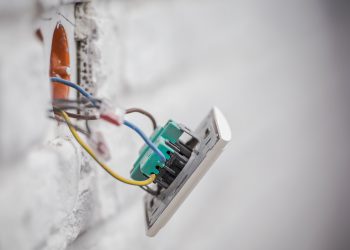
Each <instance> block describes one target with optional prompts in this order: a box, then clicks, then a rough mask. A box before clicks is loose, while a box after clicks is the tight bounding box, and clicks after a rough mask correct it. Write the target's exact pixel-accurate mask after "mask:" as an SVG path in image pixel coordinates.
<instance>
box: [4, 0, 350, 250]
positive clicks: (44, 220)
mask: <svg viewBox="0 0 350 250" xmlns="http://www.w3.org/2000/svg"><path fill="white" fill-rule="evenodd" d="M25 2H27V1H25ZM28 2H30V1H28ZM43 2H45V1H43ZM16 6H17V5H16ZM19 6H20V5H19ZM94 6H95V8H96V15H97V25H98V26H99V27H100V33H99V37H100V39H99V41H97V45H99V47H100V49H101V55H100V56H101V65H100V67H101V68H102V69H103V71H104V74H102V75H100V76H99V79H98V80H99V81H98V82H99V84H100V86H99V90H98V95H99V96H103V97H108V98H111V99H112V100H113V102H114V103H119V104H121V105H123V106H125V107H128V106H141V107H144V108H146V109H148V110H150V111H152V112H153V113H154V114H155V115H156V116H157V118H158V121H159V122H160V123H163V122H165V121H166V120H167V119H168V118H169V116H171V117H172V118H173V119H175V120H178V121H181V122H183V123H186V124H188V126H189V127H195V126H196V124H197V123H198V122H199V120H200V119H201V118H202V117H203V116H204V115H205V114H206V112H207V111H208V109H209V108H210V106H211V105H212V104H215V105H218V106H219V107H221V108H222V110H223V111H224V113H225V114H227V116H228V120H229V121H230V123H231V126H232V130H233V142H232V144H231V146H230V147H229V148H228V149H227V151H226V153H225V154H224V155H223V157H222V158H221V159H219V161H218V162H217V164H216V165H215V167H214V168H213V169H212V170H211V171H209V173H208V176H207V177H205V178H204V179H203V181H202V183H201V184H200V185H199V186H198V187H197V189H196V190H195V191H194V192H193V194H192V195H191V196H190V197H189V199H188V200H187V202H185V203H184V204H183V206H182V207H181V208H180V209H179V211H178V212H177V214H176V215H175V216H174V217H173V219H172V220H171V222H170V223H169V224H168V225H167V227H166V228H164V229H163V230H162V231H161V232H160V233H159V235H158V236H157V237H156V238H154V239H150V238H147V237H145V236H144V231H143V230H144V229H143V214H142V200H141V199H142V195H143V193H142V192H141V191H140V190H139V189H138V188H135V187H128V186H125V185H123V184H120V183H117V182H115V181H114V180H112V179H111V178H110V177H109V176H108V175H106V174H105V173H104V172H103V171H101V170H100V169H99V168H98V167H97V166H96V165H95V164H94V163H93V162H91V161H90V160H89V158H88V157H87V156H86V155H85V154H82V152H81V150H80V149H79V147H77V145H76V144H75V143H72V140H71V137H70V136H69V133H68V131H67V129H66V128H65V126H62V127H59V128H56V124H55V123H52V122H49V121H48V120H46V118H45V115H46V107H47V106H46V105H47V104H48V103H49V98H48V97H49V96H50V94H49V84H48V82H47V80H46V72H47V71H46V70H45V67H46V66H45V65H44V61H43V59H42V58H43V51H42V48H41V47H40V44H39V42H38V41H36V39H35V37H34V36H33V34H32V32H31V30H30V29H31V28H32V27H31V25H30V24H31V20H32V17H33V15H34V14H33V13H34V12H35V11H34V10H35V7H33V6H32V5H31V4H28V8H29V9H33V13H31V12H30V11H28V12H26V13H27V14H26V15H20V16H16V18H13V19H8V18H5V17H6V15H2V17H3V18H2V19H1V23H0V26H1V30H2V32H1V34H0V37H1V41H2V43H1V46H0V51H1V57H0V97H1V98H0V102H1V106H0V116H1V120H0V135H1V151H0V152H1V159H0V162H1V166H0V204H1V205H0V249H1V250H2V249H6V250H7V249H65V248H67V246H68V249H70V250H73V249H74V250H76V249H78V250H80V249H91V250H92V249H107V250H108V249H215V248H221V249H247V250H248V249H249V250H251V249H305V250H309V249H317V250H318V249H335V248H336V247H335V246H334V244H333V242H338V243H339V242H342V240H344V239H346V236H347V235H346V232H348V231H347V230H346V228H348V226H349V223H348V220H346V218H348V211H349V209H348V208H349V207H348V206H349V203H348V201H349V196H348V194H347V192H346V190H347V189H348V185H347V184H346V183H347V180H348V177H349V169H348V163H349V154H348V148H349V146H350V145H349V138H348V136H349V133H348V127H349V125H350V124H349V117H348V116H349V113H348V111H347V109H346V107H348V106H349V102H348V100H349V98H348V97H349V89H348V88H349V86H348V84H347V79H348V71H347V70H346V67H344V65H349V64H348V63H349V62H348V57H347V53H346V51H348V50H346V49H347V48H348V46H347V44H349V43H347V42H346V41H348V40H346V39H348V37H347V36H346V35H344V34H347V33H346V32H345V31H346V28H344V27H346V24H347V21H348V19H347V18H345V20H343V21H339V17H338V14H339V13H338V11H339V9H343V6H342V5H332V4H325V3H324V2H319V1H308V2H305V1H290V2H289V3H287V2H285V3H283V4H282V3H281V2H279V1H268V2H264V3H263V2H261V1H220V2H219V1H209V0H206V1H196V0H192V1H180V0H178V1H166V2H164V1H156V0H154V1H136V0H135V1H104V2H99V4H96V3H95V5H94ZM345 13H346V12H345ZM4 16H5V17H4ZM296 17H297V18H296ZM344 25H345V26H344ZM13 34H16V36H13ZM33 62H36V63H33ZM19 103H20V104H21V105H19ZM160 104H161V105H160ZM18 114H20V115H18ZM28 114H30V115H28ZM4 118H6V119H4ZM132 119H133V120H135V121H137V122H138V123H139V124H140V126H142V127H144V128H145V130H146V131H148V132H150V128H151V126H150V125H149V123H148V121H147V120H145V119H143V118H139V117H137V116H133V117H132ZM94 126H95V128H96V129H103V130H104V132H105V135H106V138H108V143H109V146H110V148H111V150H112V152H113V153H114V157H113V159H112V160H111V162H110V164H111V165H113V166H115V167H116V169H118V171H119V172H120V173H122V174H124V175H127V174H128V171H129V169H130V165H131V164H132V161H133V159H135V157H136V154H137V149H138V147H139V146H140V145H141V141H140V140H139V138H138V137H136V136H135V135H134V134H133V133H132V132H130V131H128V130H127V129H125V128H120V129H117V128H114V127H111V126H107V125H105V124H94ZM340 205H341V206H340ZM342 227H343V228H342ZM78 235H79V237H78V238H77V239H76V237H77V236H78ZM335 235H338V237H339V238H335ZM339 244H340V246H345V248H344V249H348V248H347V247H346V246H349V245H346V242H345V243H344V244H341V243H339Z"/></svg>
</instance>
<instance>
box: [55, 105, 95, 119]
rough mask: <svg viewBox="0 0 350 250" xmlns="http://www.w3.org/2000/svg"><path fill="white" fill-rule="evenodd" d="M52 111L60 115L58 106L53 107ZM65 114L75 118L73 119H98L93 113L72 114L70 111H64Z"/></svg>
mask: <svg viewBox="0 0 350 250" xmlns="http://www.w3.org/2000/svg"><path fill="white" fill-rule="evenodd" d="M53 112H54V113H55V114H57V115H61V110H60V109H58V108H55V107H54V108H53ZM65 112H66V114H67V115H68V116H69V117H70V118H75V119H80V120H98V119H99V117H98V116H95V115H80V114H73V113H70V112H67V111H65Z"/></svg>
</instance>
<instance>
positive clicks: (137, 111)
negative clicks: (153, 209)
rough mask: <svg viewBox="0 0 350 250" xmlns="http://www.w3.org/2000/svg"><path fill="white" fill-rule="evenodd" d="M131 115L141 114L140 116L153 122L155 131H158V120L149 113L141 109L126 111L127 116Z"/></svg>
mask: <svg viewBox="0 0 350 250" xmlns="http://www.w3.org/2000/svg"><path fill="white" fill-rule="evenodd" d="M131 113H140V114H143V115H145V116H147V117H148V118H149V119H150V120H151V122H152V125H153V129H154V130H156V128H157V127H158V125H157V122H156V119H155V118H154V116H153V115H152V114H151V113H149V112H148V111H146V110H144V109H141V108H128V109H127V110H125V114H131Z"/></svg>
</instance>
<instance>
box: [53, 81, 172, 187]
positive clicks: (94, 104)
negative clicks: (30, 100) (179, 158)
mask: <svg viewBox="0 0 350 250" xmlns="http://www.w3.org/2000/svg"><path fill="white" fill-rule="evenodd" d="M50 80H51V81H52V82H54V83H58V84H64V85H66V86H69V87H72V88H74V89H76V90H77V91H78V92H79V93H80V94H82V95H83V96H84V98H86V101H82V104H83V107H82V108H81V107H80V106H79V105H80V103H79V102H77V101H69V100H68V101H67V100H62V101H60V100H54V102H55V104H56V105H55V106H54V108H53V111H54V112H55V114H58V115H60V116H61V117H62V118H63V119H64V121H65V122H66V123H67V125H68V128H69V130H70V131H71V133H72V135H73V137H74V138H75V139H76V141H77V142H78V143H79V144H80V145H81V146H82V148H83V149H84V150H85V151H86V152H87V153H88V154H89V155H90V156H91V157H92V158H93V159H94V160H95V161H96V162H97V163H98V164H99V165H100V166H101V167H102V168H103V169H104V170H105V171H106V172H107V173H109V174H110V175H111V176H113V177H114V178H115V179H117V180H119V181H121V182H124V183H126V184H130V185H136V186H146V185H148V184H151V183H152V182H153V181H154V180H155V178H156V175H155V174H152V175H150V176H149V178H148V179H146V180H144V181H135V180H130V179H127V178H124V177H122V176H120V175H119V174H117V173H116V172H114V171H113V170H112V169H111V168H110V167H108V166H107V165H106V164H105V163H103V162H102V161H100V160H99V159H98V157H97V156H96V154H95V153H94V152H93V150H92V149H91V148H90V147H89V146H88V145H87V144H86V143H85V142H84V141H83V140H82V139H81V138H80V136H79V134H78V132H77V128H78V127H77V126H75V125H73V124H72V122H71V121H70V118H69V117H73V118H78V119H84V120H97V119H99V118H100V119H102V120H105V121H107V122H109V123H111V124H113V125H116V126H119V125H121V124H120V121H118V120H117V119H115V117H113V116H112V115H111V114H108V113H102V114H100V115H99V116H96V115H80V114H73V113H69V112H66V111H64V110H63V109H60V105H57V104H59V102H63V103H65V104H66V103H67V102H73V105H72V108H77V109H80V108H81V109H84V108H97V109H99V108H100V104H101V100H99V99H97V98H94V97H93V96H92V95H91V94H89V93H88V92H86V91H85V90H84V89H83V88H81V87H80V86H79V85H77V84H75V83H73V82H70V81H67V80H64V79H61V78H58V77H52V78H50ZM89 102H90V103H91V104H92V106H89V105H88V103H89ZM77 103H78V105H76V104H77ZM61 107H62V106H61ZM67 107H68V108H69V107H70V106H64V108H66V109H67ZM133 112H140V113H142V114H144V115H146V116H148V117H149V118H150V119H151V121H152V124H153V127H154V128H156V122H155V120H154V118H153V116H152V115H150V114H149V113H148V112H146V111H144V110H142V109H135V108H133V109H129V110H127V112H126V113H133ZM123 124H124V125H125V126H127V127H129V128H131V129H132V130H134V131H135V132H136V133H137V134H138V135H139V136H140V137H141V138H142V139H143V140H144V141H145V143H146V144H147V145H148V146H149V147H150V148H151V149H152V150H153V151H154V153H155V154H157V155H158V157H159V159H160V161H161V162H165V161H166V158H165V156H164V155H163V153H162V152H161V151H160V150H159V149H158V148H157V146H156V145H155V144H154V143H153V142H152V141H151V140H150V139H149V138H148V137H147V136H146V135H145V133H144V132H143V131H142V130H141V129H140V128H138V127H137V126H136V125H135V124H133V123H131V122H130V121H127V120H125V119H124V121H123ZM79 130H80V132H81V129H79Z"/></svg>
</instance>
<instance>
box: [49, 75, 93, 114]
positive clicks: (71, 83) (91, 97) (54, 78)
mask: <svg viewBox="0 0 350 250" xmlns="http://www.w3.org/2000/svg"><path fill="white" fill-rule="evenodd" d="M50 80H51V82H59V83H62V84H64V85H67V86H69V87H72V88H74V89H76V90H77V91H79V93H81V94H82V95H83V96H85V97H86V98H87V99H89V101H90V102H91V103H92V104H93V105H94V106H95V107H97V101H96V99H95V98H94V97H93V96H92V95H90V94H89V93H88V92H86V91H85V90H84V89H83V88H82V87H80V86H79V85H77V84H75V83H73V82H70V81H67V80H64V79H62V78H59V77H51V78H50Z"/></svg>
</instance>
